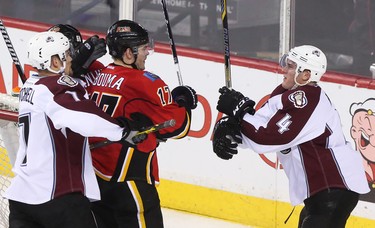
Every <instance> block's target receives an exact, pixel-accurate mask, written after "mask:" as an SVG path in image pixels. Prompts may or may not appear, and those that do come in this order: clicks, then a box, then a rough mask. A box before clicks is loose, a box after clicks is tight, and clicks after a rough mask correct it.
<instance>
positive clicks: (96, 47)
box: [72, 35, 107, 78]
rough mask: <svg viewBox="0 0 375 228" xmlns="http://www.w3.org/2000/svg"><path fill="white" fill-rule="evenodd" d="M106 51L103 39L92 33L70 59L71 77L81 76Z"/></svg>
mask: <svg viewBox="0 0 375 228" xmlns="http://www.w3.org/2000/svg"><path fill="white" fill-rule="evenodd" d="M106 53H107V50H106V44H105V40H104V39H103V38H99V37H98V36H97V35H94V36H92V37H90V38H89V39H87V40H86V41H85V42H84V43H83V44H82V45H81V46H80V47H79V48H78V49H77V50H76V53H75V55H73V56H74V58H73V59H72V70H73V77H78V78H79V77H81V75H83V74H86V73H87V72H88V71H89V67H90V65H91V64H92V63H93V62H94V61H95V60H96V59H98V58H100V57H102V56H103V55H105V54H106Z"/></svg>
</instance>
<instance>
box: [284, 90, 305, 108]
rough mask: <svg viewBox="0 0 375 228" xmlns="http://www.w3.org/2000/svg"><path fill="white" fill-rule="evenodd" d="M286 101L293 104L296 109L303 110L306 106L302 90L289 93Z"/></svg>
mask: <svg viewBox="0 0 375 228" xmlns="http://www.w3.org/2000/svg"><path fill="white" fill-rule="evenodd" d="M288 99H289V100H290V101H291V102H292V103H293V105H294V107H296V108H303V107H305V106H306V105H307V103H308V102H307V97H306V95H305V92H304V91H302V90H297V91H295V92H293V93H291V94H290V95H289V97H288Z"/></svg>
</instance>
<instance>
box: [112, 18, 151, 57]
mask: <svg viewBox="0 0 375 228" xmlns="http://www.w3.org/2000/svg"><path fill="white" fill-rule="evenodd" d="M106 42H107V45H108V49H109V54H110V55H111V56H113V57H115V58H118V59H121V58H122V55H123V54H124V52H125V50H126V49H127V48H131V49H132V51H133V53H134V54H135V55H137V53H138V46H140V45H143V44H147V43H149V37H148V32H147V30H146V29H145V28H143V27H142V26H141V25H140V24H138V23H136V22H134V21H130V20H119V21H117V22H115V23H114V24H113V25H111V27H109V29H108V31H107V37H106Z"/></svg>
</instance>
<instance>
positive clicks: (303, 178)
mask: <svg viewBox="0 0 375 228" xmlns="http://www.w3.org/2000/svg"><path fill="white" fill-rule="evenodd" d="M280 65H281V67H282V71H283V75H284V80H283V82H282V83H281V85H279V86H278V87H276V89H275V90H274V91H273V92H272V94H271V96H270V99H269V100H268V101H267V103H266V104H265V105H264V106H262V107H261V108H260V109H259V110H257V111H256V112H255V113H254V109H253V106H254V102H253V101H251V100H250V99H249V98H247V97H245V96H243V95H242V94H241V93H240V92H237V91H235V90H229V89H227V88H225V87H223V88H221V89H220V90H219V92H220V93H221V95H220V97H219V101H218V104H217V109H218V111H220V112H223V113H225V114H227V115H228V117H225V118H223V119H221V120H219V121H218V122H217V123H216V125H215V129H214V137H213V149H214V152H215V153H216V154H217V155H218V156H219V157H220V158H223V159H230V158H232V156H233V155H234V154H237V148H236V147H237V145H238V144H239V145H240V147H244V148H250V149H251V150H253V151H255V152H257V153H267V152H277V156H278V159H279V160H280V162H281V164H282V165H283V169H284V171H285V173H286V175H287V177H288V179H289V192H290V199H291V203H292V204H293V205H297V204H300V203H302V202H303V203H304V204H305V206H304V208H303V209H302V211H301V214H300V220H299V227H303V228H307V227H322V228H323V227H325V228H328V227H338V228H344V227H345V224H346V221H347V219H348V218H349V216H350V213H351V212H352V210H353V209H354V208H355V207H356V205H357V203H358V199H359V194H364V193H367V192H368V191H369V187H368V185H367V181H366V176H365V172H364V167H363V164H362V161H361V160H362V159H361V155H360V154H359V153H358V152H357V151H355V150H354V149H353V148H352V147H351V145H350V144H349V143H348V142H347V141H346V139H345V137H344V134H343V131H342V128H341V123H340V117H339V114H338V113H337V110H336V109H335V107H334V106H333V104H332V103H331V101H330V99H329V98H328V96H327V95H326V93H325V92H324V91H323V90H322V88H321V87H320V86H319V85H318V84H317V83H318V82H319V80H320V78H321V77H322V75H323V74H324V73H325V72H326V68H327V59H326V56H325V54H324V53H323V52H322V51H321V50H320V49H318V48H316V47H314V46H310V45H303V46H298V47H295V48H293V49H291V50H290V52H289V53H288V54H287V55H284V57H283V58H281V61H280Z"/></svg>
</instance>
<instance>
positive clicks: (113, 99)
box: [86, 64, 191, 183]
mask: <svg viewBox="0 0 375 228" xmlns="http://www.w3.org/2000/svg"><path fill="white" fill-rule="evenodd" d="M86 83H87V90H88V92H89V93H90V96H91V99H93V100H94V101H95V102H96V103H97V105H98V106H99V107H100V108H102V109H103V110H104V111H105V112H106V113H108V114H110V115H111V116H112V117H119V116H124V117H126V118H130V116H131V114H132V113H137V112H138V113H141V114H143V115H146V116H147V117H148V118H149V119H150V120H151V121H152V122H153V124H157V123H162V122H164V121H167V120H171V119H174V120H175V121H176V124H175V126H174V127H170V128H165V129H162V130H160V131H159V132H158V133H151V134H149V135H148V137H147V139H146V140H145V141H144V142H142V143H140V144H138V145H137V147H136V148H133V147H129V146H127V145H123V144H120V143H114V144H111V145H108V146H104V147H101V148H97V149H93V150H92V156H93V162H94V167H95V169H96V172H97V175H99V176H100V177H101V178H103V179H104V180H111V179H112V180H115V181H124V180H132V179H145V180H147V181H148V182H149V183H151V182H154V181H155V180H158V177H157V162H156V153H155V149H156V147H157V145H158V139H157V138H159V139H160V138H162V139H168V138H182V137H184V136H186V135H187V133H188V131H189V129H190V117H191V113H190V110H187V109H185V108H184V107H179V106H178V105H177V104H176V103H175V102H174V101H173V99H172V96H171V91H170V89H169V87H168V85H166V84H165V82H164V81H163V80H162V79H161V78H160V77H158V76H157V75H155V74H152V73H150V72H147V71H141V70H136V69H132V68H126V67H123V66H117V65H114V64H110V65H108V66H107V67H106V68H104V69H103V70H101V71H100V72H99V74H97V75H96V77H95V78H94V77H92V76H91V77H88V78H86ZM102 140H104V139H99V138H92V139H91V140H90V143H91V144H92V143H95V142H98V141H102Z"/></svg>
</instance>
